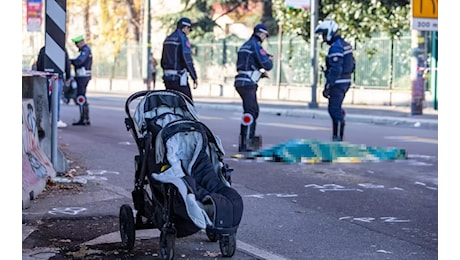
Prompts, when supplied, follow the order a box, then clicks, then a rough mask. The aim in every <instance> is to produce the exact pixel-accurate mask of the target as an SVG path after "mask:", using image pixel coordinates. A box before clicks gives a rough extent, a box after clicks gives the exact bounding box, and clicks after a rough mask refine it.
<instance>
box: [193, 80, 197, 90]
mask: <svg viewBox="0 0 460 260" xmlns="http://www.w3.org/2000/svg"><path fill="white" fill-rule="evenodd" d="M196 88H198V80H194V81H193V89H196Z"/></svg>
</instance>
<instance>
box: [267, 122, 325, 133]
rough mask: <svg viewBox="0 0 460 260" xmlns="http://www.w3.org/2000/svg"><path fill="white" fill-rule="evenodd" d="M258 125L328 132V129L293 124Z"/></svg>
mask: <svg viewBox="0 0 460 260" xmlns="http://www.w3.org/2000/svg"><path fill="white" fill-rule="evenodd" d="M259 124H260V125H268V126H277V127H285V128H297V129H308V130H322V131H330V128H326V127H320V126H308V125H294V124H285V123H259Z"/></svg>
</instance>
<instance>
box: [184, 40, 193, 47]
mask: <svg viewBox="0 0 460 260" xmlns="http://www.w3.org/2000/svg"><path fill="white" fill-rule="evenodd" d="M185 45H187V47H189V48H190V47H192V44H190V41H188V40H187V41H186V42H185Z"/></svg>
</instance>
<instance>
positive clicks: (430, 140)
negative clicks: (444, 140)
mask: <svg viewBox="0 0 460 260" xmlns="http://www.w3.org/2000/svg"><path fill="white" fill-rule="evenodd" d="M385 139H393V140H401V141H406V142H417V143H428V144H438V139H434V138H424V137H418V136H412V135H405V136H385Z"/></svg>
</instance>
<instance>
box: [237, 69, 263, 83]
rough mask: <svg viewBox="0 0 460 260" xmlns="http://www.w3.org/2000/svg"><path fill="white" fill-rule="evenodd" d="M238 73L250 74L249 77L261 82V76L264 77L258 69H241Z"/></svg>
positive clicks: (255, 81)
mask: <svg viewBox="0 0 460 260" xmlns="http://www.w3.org/2000/svg"><path fill="white" fill-rule="evenodd" d="M238 74H244V75H247V76H249V78H251V80H252V81H253V82H254V83H257V82H259V80H260V78H261V77H262V72H260V71H258V70H239V71H238Z"/></svg>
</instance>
